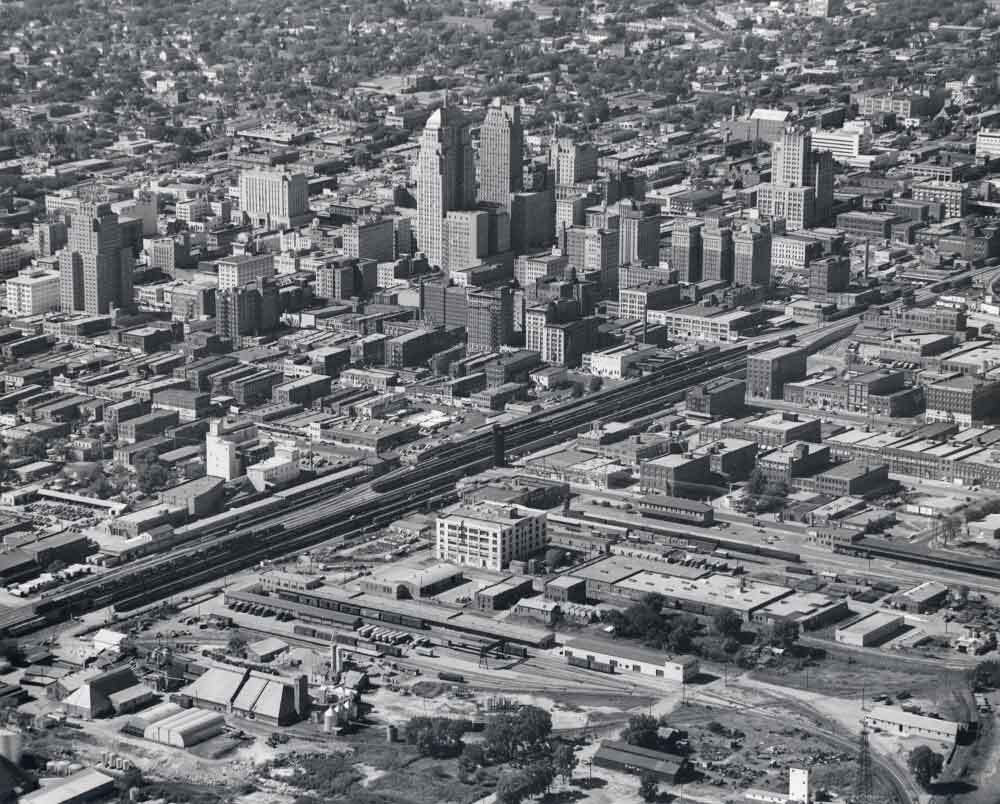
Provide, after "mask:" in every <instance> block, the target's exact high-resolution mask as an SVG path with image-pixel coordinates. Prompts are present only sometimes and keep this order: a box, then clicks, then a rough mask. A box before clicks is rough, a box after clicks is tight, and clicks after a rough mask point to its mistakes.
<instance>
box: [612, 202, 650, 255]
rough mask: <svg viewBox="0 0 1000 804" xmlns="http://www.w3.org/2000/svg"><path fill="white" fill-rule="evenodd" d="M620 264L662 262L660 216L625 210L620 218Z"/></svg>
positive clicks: (635, 210) (636, 210)
mask: <svg viewBox="0 0 1000 804" xmlns="http://www.w3.org/2000/svg"><path fill="white" fill-rule="evenodd" d="M618 228H619V230H620V232H621V234H620V236H619V241H618V264H619V265H624V264H625V263H637V264H638V263H645V264H646V265H656V264H657V263H658V262H659V261H660V216H659V215H646V214H644V213H643V211H642V210H638V209H624V210H622V213H621V217H620V218H619V223H618Z"/></svg>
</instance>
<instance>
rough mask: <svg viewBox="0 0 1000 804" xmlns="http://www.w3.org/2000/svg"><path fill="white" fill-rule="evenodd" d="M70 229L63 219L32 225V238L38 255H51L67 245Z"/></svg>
mask: <svg viewBox="0 0 1000 804" xmlns="http://www.w3.org/2000/svg"><path fill="white" fill-rule="evenodd" d="M68 239H69V231H68V229H67V228H66V224H65V223H63V222H62V221H48V222H45V223H36V224H33V227H32V240H33V243H34V246H35V256H36V257H51V256H52V255H53V254H56V253H58V252H59V250H60V249H63V248H65V247H66V243H67V242H68Z"/></svg>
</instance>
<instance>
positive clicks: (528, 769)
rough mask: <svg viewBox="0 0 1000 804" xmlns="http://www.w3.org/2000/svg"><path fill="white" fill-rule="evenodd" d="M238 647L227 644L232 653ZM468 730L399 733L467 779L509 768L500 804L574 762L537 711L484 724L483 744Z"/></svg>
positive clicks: (424, 724)
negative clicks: (470, 738)
mask: <svg viewBox="0 0 1000 804" xmlns="http://www.w3.org/2000/svg"><path fill="white" fill-rule="evenodd" d="M234 647H235V648H238V647H239V646H238V645H231V646H230V652H235V651H233V650H232V649H233V648H234ZM471 728H472V724H471V723H470V722H469V721H468V720H462V719H457V718H455V719H453V718H446V717H415V718H412V719H411V720H410V721H409V722H408V723H407V724H406V726H405V728H404V730H403V734H404V738H405V740H406V742H407V743H409V744H410V745H412V746H415V747H416V749H417V750H418V751H419V752H420V753H421V754H422V755H423V756H429V757H438V758H440V757H455V756H457V757H458V758H459V772H460V774H461V776H462V777H463V778H464V777H467V776H468V775H470V774H472V773H474V772H475V771H476V770H477V769H478V768H480V767H483V766H487V765H507V766H509V767H506V768H505V769H504V770H503V771H502V772H501V773H500V775H499V777H498V778H497V791H496V792H497V800H498V802H500V804H520V802H522V801H524V800H525V799H526V798H529V797H530V796H534V795H538V794H540V793H543V792H545V791H546V790H548V789H549V788H550V787H551V786H552V783H553V782H554V781H555V779H556V778H557V777H560V776H561V777H563V778H564V779H569V778H570V777H572V775H573V770H574V769H575V767H576V764H577V759H576V755H575V754H574V753H573V748H572V746H570V745H567V744H565V743H561V742H557V743H553V742H551V741H550V739H549V738H550V736H551V733H552V718H551V716H550V715H549V713H548V712H546V711H545V710H543V709H539V708H538V707H536V706H524V707H521V708H520V709H517V710H515V711H511V712H502V713H500V714H498V715H497V716H496V717H494V718H493V719H492V720H490V722H489V723H488V724H487V726H486V728H485V729H484V731H483V739H482V741H481V742H478V743H469V744H465V743H464V742H463V739H462V738H463V737H464V736H465V734H466V733H467V732H468V731H469V730H470V729H471Z"/></svg>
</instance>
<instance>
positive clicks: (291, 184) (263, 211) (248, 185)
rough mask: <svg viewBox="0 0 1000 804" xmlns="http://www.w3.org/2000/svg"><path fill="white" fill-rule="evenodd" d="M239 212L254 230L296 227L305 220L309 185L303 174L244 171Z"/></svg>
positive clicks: (241, 175)
mask: <svg viewBox="0 0 1000 804" xmlns="http://www.w3.org/2000/svg"><path fill="white" fill-rule="evenodd" d="M240 209H242V210H243V212H244V213H245V214H246V215H247V217H248V218H250V222H251V223H252V224H253V225H254V226H264V227H267V228H268V229H271V228H275V227H286V228H287V227H289V226H300V225H302V224H304V223H306V222H307V221H308V220H309V214H310V213H309V182H308V180H307V179H306V177H305V174H304V173H285V172H284V171H280V170H244V171H242V172H241V173H240Z"/></svg>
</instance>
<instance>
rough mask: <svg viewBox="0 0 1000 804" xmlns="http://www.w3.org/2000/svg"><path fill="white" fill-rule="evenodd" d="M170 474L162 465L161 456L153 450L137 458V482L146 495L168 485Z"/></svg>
mask: <svg viewBox="0 0 1000 804" xmlns="http://www.w3.org/2000/svg"><path fill="white" fill-rule="evenodd" d="M169 479H170V473H169V472H167V470H166V467H164V465H163V464H162V463H160V458H159V456H158V455H157V454H156V453H155V452H153V451H152V450H147V451H146V452H142V453H140V454H139V455H136V457H135V482H136V485H137V486H138V487H139V490H140V491H142V492H143V493H145V494H148V493H149V492H151V491H157V490H159V489H162V488H163V487H164V486H166V485H167V481H168V480H169Z"/></svg>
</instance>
